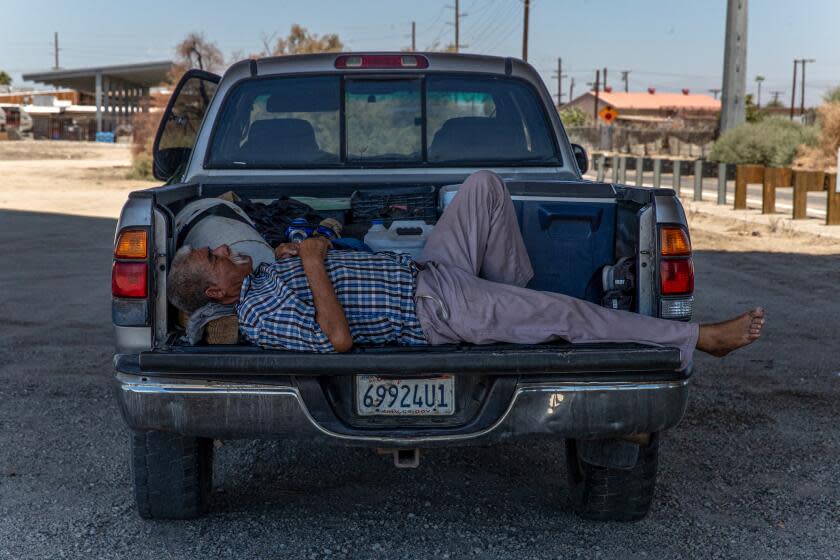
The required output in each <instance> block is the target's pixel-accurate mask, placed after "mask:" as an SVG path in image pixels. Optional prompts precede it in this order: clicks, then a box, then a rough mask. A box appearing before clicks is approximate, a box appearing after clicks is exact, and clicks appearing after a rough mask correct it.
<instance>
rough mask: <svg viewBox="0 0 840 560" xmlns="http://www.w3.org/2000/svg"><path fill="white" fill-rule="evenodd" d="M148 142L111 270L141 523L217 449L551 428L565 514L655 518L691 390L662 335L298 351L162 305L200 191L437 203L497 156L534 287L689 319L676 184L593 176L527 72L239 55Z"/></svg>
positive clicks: (173, 514)
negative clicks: (374, 405)
mask: <svg viewBox="0 0 840 560" xmlns="http://www.w3.org/2000/svg"><path fill="white" fill-rule="evenodd" d="M154 149H155V152H154V171H155V175H156V177H158V178H159V179H161V180H162V181H164V182H165V184H164V185H163V186H160V187H157V188H152V189H148V190H144V191H138V192H133V193H131V194H130V196H129V199H128V201H127V202H126V204H125V207H124V208H123V210H122V214H121V217H120V220H119V223H118V225H117V231H116V236H115V243H114V263H113V276H112V292H113V308H112V309H113V322H114V328H115V331H116V355H115V357H114V364H115V370H116V372H115V385H116V395H117V399H118V402H119V406H120V409H121V411H122V414H123V417H124V419H125V422H126V424H127V425H128V427H129V428H130V445H131V454H132V475H133V481H134V491H135V496H136V502H137V507H138V510H139V513H140V515H141V516H142V517H144V518H188V517H194V516H197V515H200V514H201V513H202V512H203V511H205V509H206V507H207V505H208V503H209V500H210V495H211V489H212V488H211V481H212V466H213V449H214V446H213V440H214V439H232V438H274V439H280V440H305V441H307V442H311V443H312V444H313V445H323V444H336V445H337V446H342V445H343V446H366V447H370V448H372V449H376V450H377V451H379V452H385V453H386V454H390V455H392V457H393V461H394V463H395V465H396V466H398V467H415V466H417V465H418V464H419V461H420V457H421V454H420V451H421V450H423V451H424V452H433V448H436V447H442V446H455V445H458V446H466V445H492V444H497V443H501V442H508V441H511V440H513V439H514V438H516V439H520V438H531V439H533V440H534V441H535V442H538V441H539V440H540V438H550V439H556V438H563V439H564V440H565V445H566V453H565V455H566V464H567V467H568V481H569V486H570V496H571V503H572V506H573V508H574V509H575V511H576V512H577V513H579V514H580V515H582V516H584V517H586V518H590V519H603V520H635V519H639V518H642V517H644V516H645V515H646V513H647V512H648V511H649V509H650V507H651V501H652V498H653V493H654V486H655V481H656V471H657V460H658V450H659V441H660V437H661V434H662V433H663V432H664V431H665V430H667V429H669V428H671V427H673V426H676V425H677V423H678V422H679V421H680V419H681V418H682V415H683V413H684V411H685V406H686V399H687V397H688V382H689V378H690V375H691V368H690V367H689V368H687V369H684V370H680V369H679V364H680V354H679V350H678V349H677V348H665V347H651V346H643V345H636V344H586V345H572V344H568V343H565V342H562V341H561V342H556V343H551V344H542V345H535V346H522V345H503V344H497V345H488V346H474V345H468V344H457V345H449V346H434V347H400V346H379V347H364V346H361V347H359V346H357V347H355V348H354V349H353V350H352V351H351V352H349V353H346V354H306V353H295V352H288V351H279V350H265V349H262V348H260V347H257V346H254V345H251V344H248V343H246V342H245V341H244V340H243V339H242V338H240V342H239V343H238V344H226V345H225V344H211V343H207V342H204V343H199V344H197V345H189V344H186V343H185V342H184V338H183V337H182V334H183V331H182V327H181V322H180V321H179V318H178V312H177V310H175V308H173V307H172V306H171V305H170V304H169V303H168V302H167V299H166V293H167V290H166V283H167V270H168V267H169V265H170V262H171V259H172V256H173V255H174V252H175V250H176V249H177V245H178V239H177V236H176V232H175V226H174V216H175V215H176V214H177V213H178V212H179V211H180V210H181V209H183V208H184V206H185V205H187V204H189V203H191V202H193V201H196V200H199V199H202V198H207V197H217V196H219V195H222V194H223V193H226V192H228V191H234V192H235V193H236V194H237V195H238V196H239V197H242V198H245V199H248V200H253V201H263V202H270V201H274V200H277V199H280V198H282V197H307V198H308V200H310V202H311V201H312V200H319V199H327V198H328V199H331V200H333V201H334V200H337V199H338V200H341V199H344V200H347V199H349V200H351V201H352V200H353V199H354V193H358V192H365V193H371V192H372V193H375V194H376V193H379V194H380V195H383V196H385V195H389V193H397V192H402V191H403V190H404V189H406V188H408V187H412V188H419V187H423V188H425V189H426V191H430V192H431V193H432V194H433V195H441V200H443V196H442V195H443V194H444V193H445V192H447V189H451V188H452V187H451V186H452V185H458V184H459V183H461V182H462V181H463V180H464V179H465V178H466V177H467V176H468V175H469V174H470V173H472V172H474V171H476V170H479V169H492V170H494V171H495V172H496V173H498V174H499V175H501V176H502V178H503V179H504V180H505V182H506V184H507V186H508V189H509V190H510V193H511V196H512V198H513V201H514V206H515V208H516V212H517V217H518V220H519V225H520V228H521V230H522V234H523V237H524V239H525V243H526V246H527V248H528V252H529V256H530V257H531V260H532V264H533V267H534V270H535V275H534V279H533V280H532V281H531V283H530V284H529V287H532V288H535V289H540V290H548V291H556V292H561V293H566V294H569V295H573V296H575V297H579V298H583V299H587V300H589V301H593V302H597V303H600V304H602V305H606V306H609V307H613V308H619V309H627V310H630V311H633V312H637V313H642V314H645V315H651V316H658V317H663V318H667V319H672V320H679V321H687V320H689V319H690V317H691V313H692V306H693V294H692V292H693V284H694V281H693V266H692V261H691V253H690V240H689V238H688V229H687V226H686V219H685V215H684V213H683V209H682V207H681V205H680V203H679V201H678V199H677V198H676V197H675V196H674V193H673V191H672V190H668V189H662V190H659V189H646V188H635V187H630V186H626V185H618V184H608V183H600V182H592V181H588V180H584V179H583V178H582V175H583V173H585V171H586V168H587V165H588V163H587V156H586V153H585V151H584V150H583V148H581V147H580V146H577V145H573V144H571V143H570V142H569V139H568V138H567V136H566V133H565V131H564V129H563V126H562V124H561V121H560V119H559V117H558V114H557V111H556V109H555V107H554V104H553V102H552V99H551V96H550V95H549V93H548V91H547V90H546V88H545V85H544V84H543V83H542V81H541V80H540V78H539V76H538V74H537V72H536V71H535V70H534V69H533V68H532V67H531V66H529V65H528V64H527V63H524V62H522V61H520V60H516V59H512V58H498V57H488V56H469V55H454V54H441V53H429V54H419V53H362V54H356V53H353V54H320V55H307V56H288V57H279V58H265V59H259V60H245V61H242V62H239V63H237V64H234V65H233V66H231V67H230V68H229V69H228V70H227V72H226V73H225V75H224V77H219V76H216V75H213V74H209V73H206V72H200V71H190V72H188V73H187V74H186V75H185V76H184V77H183V79H182V80H181V82H180V83H179V85H178V86H177V88H176V89H175V91H174V94H173V96H172V99H171V101H170V103H169V106H168V107H167V109H166V112H165V114H164V116H163V119H162V122H161V125H160V129H159V131H158V135H157V138H156V140H155V148H154ZM447 186H449V187H447ZM444 187H446V188H444ZM441 189H443V190H441ZM421 190H422V189H421ZM357 210H358V209H357V208H356V207H354V205H353V204H351V205H350V206H349V207H348V208H345V209H344V210H343V211H342V212H341V213H340V216H339V218H340V220H341V221H343V222H344V225H345V226H346V228H345V229H346V231H354V227H355V231H362V232H363V231H364V229H365V228H366V227H367V226H369V222H365V219H366V218H364V217H363V216H362V214H361V213H360V212H358V211H357ZM438 211H439V209H437V208H433V210H432V213H431V214H430V215H428V216H426V217H425V219H426V221H427V223H428V224H429V225H433V224H434V222H435V220H436V217H437V215H438V214H437V213H436V212H438ZM674 236H676V237H677V238H679V239H680V240H681V241H682V243H681V246H682V247H684V248H685V247H688V251H685V250H683V251H682V252H676V253H674V252H671V251H670V249H669V247H672V246H673V244H672V243H663V241H662V240H663V239H666V238H667V239H671V238H673V237H674ZM619 279H620V280H619ZM372 377H375V378H376V379H378V380H379V382H380V383H385V385H386V387H388V383H390V384H391V385H392V386H394V385H408V386H414V387H421V388H426V389H428V388H431V389H432V390H433V391H434V390H436V389H437V388H439V387H444V388H445V389H446V391H447V393H446V394H447V395H451V398H452V400H453V402H452V403H449V405H448V406H446V407H438V408H434V407H433V408H429V407H427V406H424V405H423V403H422V402H420V403H419V404H418V403H413V402H411V399H409V400H408V402H406V401H405V400H403V399H399V400H400V402H399V403H396V404H395V403H389V404H393V405H394V407H391V408H390V409H388V410H387V411H384V412H383V410H384V408H383V409H377V410H379V412H377V410H372V409H371V407H370V406H367V405H369V404H370V403H365V402H363V401H364V400H365V399H366V398H367V396H369V395H367V396H366V395H365V394H364V392H363V391H361V389H362V388H364V387H369V386H370V379H371V378H372ZM365 384H367V385H365ZM388 390H389V391H390V389H388ZM441 391H443V389H441ZM441 394H443V393H441ZM380 400H381V399H380ZM400 406H402V408H400ZM538 449H539V447H535V452H537V451H536V450H538ZM336 452H337V453H338V452H340V449H337V450H336ZM558 460H560V458H559V457H558Z"/></svg>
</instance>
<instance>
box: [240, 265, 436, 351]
mask: <svg viewBox="0 0 840 560" xmlns="http://www.w3.org/2000/svg"><path fill="white" fill-rule="evenodd" d="M324 267H325V268H326V271H327V276H329V278H330V280H331V281H332V285H333V288H334V289H335V294H336V296H338V301H339V303H341V306H342V307H343V308H344V315H345V316H346V317H347V323H348V324H349V326H350V333H351V334H352V336H353V342H354V344H387V343H397V344H400V345H404V346H421V345H425V344H428V343H427V342H426V338H425V337H424V336H423V331H422V329H421V327H420V323H419V322H418V321H417V314H416V312H415V305H414V288H415V278H416V276H417V265H416V264H415V263H414V261H413V260H412V259H411V257H409V256H407V255H400V254H396V253H364V252H358V251H335V250H331V251H328V253H327V258H326V259H325V260H324ZM236 310H237V313H238V315H239V328H240V330H241V331H242V332H243V333H244V334H245V336H246V337H247V338H248V340H250V341H251V342H253V343H254V344H257V345H258V346H261V347H263V348H279V349H286V350H295V351H301V352H332V351H333V346H332V344H331V343H330V341H329V339H328V338H327V336H326V334H324V332H323V331H322V330H321V327H320V326H319V325H318V322H317V321H316V320H315V305H314V304H313V300H312V291H311V290H310V289H309V282H308V281H307V279H306V274H305V273H304V271H303V265H302V264H301V261H300V259H299V258H298V257H288V258H284V259H280V260H278V261H276V262H274V263H271V264H262V265H260V267H259V268H257V270H256V271H255V272H254V273H253V274H251V275H250V276H248V277H247V278H245V281H244V282H243V284H242V291H241V292H240V295H239V304H237V306H236Z"/></svg>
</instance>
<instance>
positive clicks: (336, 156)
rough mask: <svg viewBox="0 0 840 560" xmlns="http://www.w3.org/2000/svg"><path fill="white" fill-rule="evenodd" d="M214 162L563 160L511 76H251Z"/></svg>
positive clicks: (223, 118) (229, 111) (217, 135)
mask: <svg viewBox="0 0 840 560" xmlns="http://www.w3.org/2000/svg"><path fill="white" fill-rule="evenodd" d="M205 163H206V166H207V167H210V168H282V167H360V166H370V165H381V166H406V165H430V166H463V167H474V166H479V165H488V166H489V165H537V166H539V165H549V166H556V165H561V164H562V162H561V160H560V156H559V153H558V152H557V149H556V146H555V143H554V141H553V136H552V132H551V128H550V126H549V124H548V122H547V120H546V115H545V113H544V111H543V109H542V101H541V100H540V98H539V97H537V95H536V93H535V92H534V91H533V89H532V87H531V86H530V85H528V84H527V83H525V82H522V81H519V80H516V79H512V78H498V77H480V76H475V77H473V76H470V77H464V76H462V75H458V76H453V75H431V76H410V77H400V78H397V79H394V78H381V77H378V78H377V77H347V76H338V75H331V76H303V77H301V76H296V77H278V78H254V79H249V80H244V81H242V82H240V83H239V84H237V85H236V86H234V87H233V88H232V90H231V92H230V94H228V96H227V98H226V99H225V101H224V104H223V106H222V108H221V111H220V113H219V117H218V119H217V124H216V127H215V130H214V132H213V136H212V138H211V142H210V150H209V152H208V155H207V160H206V162H205Z"/></svg>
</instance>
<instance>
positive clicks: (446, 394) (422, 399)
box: [356, 375, 455, 416]
mask: <svg viewBox="0 0 840 560" xmlns="http://www.w3.org/2000/svg"><path fill="white" fill-rule="evenodd" d="M356 407H357V410H358V412H359V414H360V415H362V416H373V415H386V416H400V415H406V416H447V415H451V414H455V380H454V378H453V377H452V376H451V375H441V376H439V377H425V378H413V379H389V378H386V377H377V376H375V375H357V376H356Z"/></svg>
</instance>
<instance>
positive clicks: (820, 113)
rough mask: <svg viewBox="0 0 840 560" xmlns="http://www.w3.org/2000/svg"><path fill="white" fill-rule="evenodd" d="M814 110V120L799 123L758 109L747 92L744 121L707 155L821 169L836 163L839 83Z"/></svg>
mask: <svg viewBox="0 0 840 560" xmlns="http://www.w3.org/2000/svg"><path fill="white" fill-rule="evenodd" d="M823 101H824V103H823V104H822V105H820V106H819V107H818V108H817V110H816V113H817V115H816V117H817V118H816V124H814V125H802V124H799V123H796V122H793V121H791V120H789V119H788V118H787V117H781V116H777V115H776V116H773V115H771V114H770V111H769V110H768V107H765V108H763V109H758V108H757V107H756V106H755V104H754V103H753V102H752V96H750V95H747V99H746V109H747V122H746V123H745V124H743V125H741V126H739V127H738V128H735V129H733V130H730V131H729V132H727V133H726V134H724V135H723V136H721V137H720V138H719V139H718V141H717V142H715V145H714V147H713V148H712V151H711V153H710V156H709V157H710V159H712V160H714V161H719V162H721V163H734V164H739V163H754V164H759V165H772V166H782V167H784V166H793V167H796V168H799V169H813V170H823V169H832V168H834V167H836V165H837V149H838V148H840V87H838V88H835V89H833V90H831V91H829V92H828V93H827V94H826V95H825V97H824V98H823Z"/></svg>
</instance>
